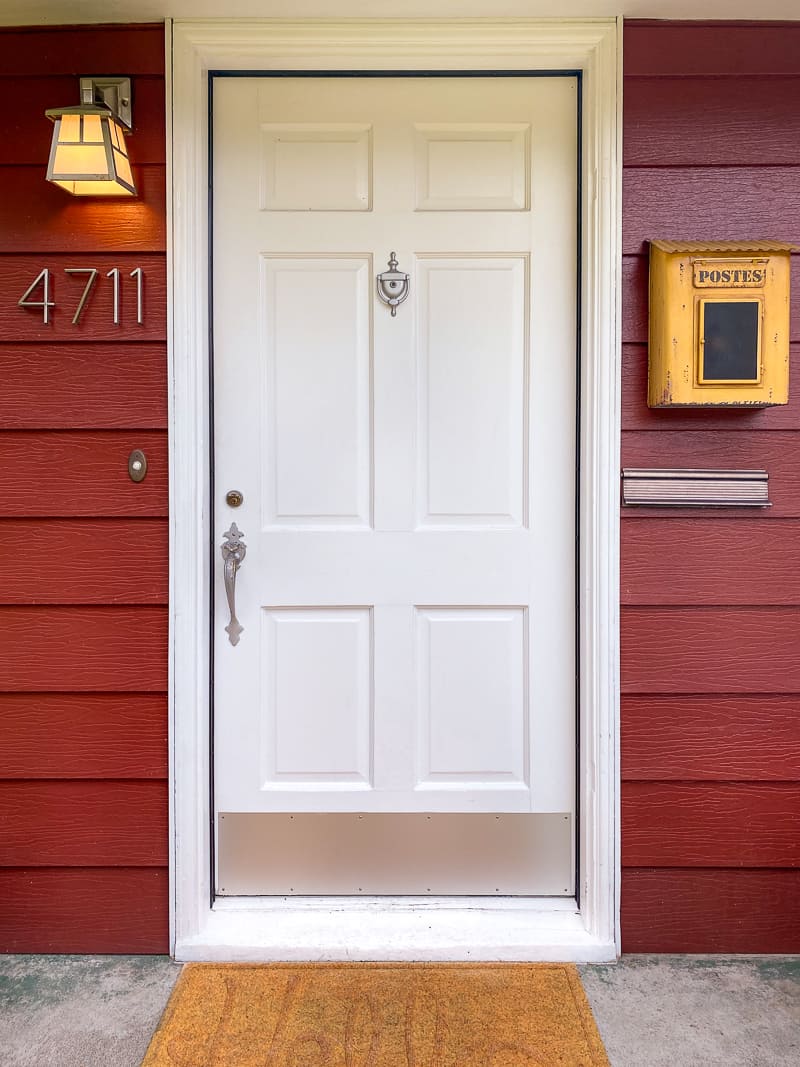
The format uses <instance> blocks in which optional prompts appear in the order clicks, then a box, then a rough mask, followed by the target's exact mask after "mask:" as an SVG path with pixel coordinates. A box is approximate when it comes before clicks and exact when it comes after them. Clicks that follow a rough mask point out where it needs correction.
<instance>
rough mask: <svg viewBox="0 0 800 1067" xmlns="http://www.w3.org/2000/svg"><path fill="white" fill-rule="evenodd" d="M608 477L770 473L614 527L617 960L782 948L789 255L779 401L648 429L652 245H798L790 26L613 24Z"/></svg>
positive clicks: (797, 86) (798, 435) (794, 57)
mask: <svg viewBox="0 0 800 1067" xmlns="http://www.w3.org/2000/svg"><path fill="white" fill-rule="evenodd" d="M624 56H625V59H624V63H625V80H624V177H623V253H624V258H623V285H624V291H623V392H622V424H623V441H622V457H623V466H630V467H649V466H652V467H670V466H674V467H723V468H724V467H739V468H763V469H766V470H767V471H768V472H769V485H770V499H771V501H772V503H773V506H772V507H771V508H769V509H765V510H741V511H740V510H735V509H727V510H722V511H713V510H697V509H692V510H688V509H684V510H681V509H651V508H640V509H629V510H627V511H626V510H625V509H623V517H622V573H621V596H622V617H621V630H622V635H621V636H622V664H621V668H622V669H621V674H622V702H621V703H622V707H621V716H622V722H621V733H622V777H623V786H622V864H623V876H622V909H621V910H622V947H623V950H624V951H627V952H634V951H638V952H659V951H661V952H668V951H672V952H789V951H798V950H800V921H798V918H797V915H798V910H797V907H796V898H797V893H798V891H800V800H798V798H800V474H799V473H798V472H800V310H799V309H800V256H798V255H794V256H793V262H792V301H793V308H794V314H793V317H792V324H791V338H792V342H793V345H792V353H791V358H792V361H793V368H792V375H791V394H790V395H791V399H790V403H789V405H787V406H786V407H781V408H775V409H771V410H764V411H732V410H726V411H722V410H720V411H713V410H705V411H703V410H700V411H683V412H681V411H651V410H649V409H648V408H647V405H646V383H647V331H648V312H647V250H648V245H647V242H648V240H650V239H652V238H667V239H675V240H680V239H686V240H704V239H709V240H723V239H730V240H734V239H741V238H759V237H772V238H775V239H777V240H784V241H793V242H795V243H800V229H798V220H800V166H799V165H798V155H797V144H798V143H799V142H800V25H798V24H796V23H794V24H785V25H776V24H761V25H758V24H749V25H743V24H736V23H716V24H702V23H648V22H628V23H627V24H626V27H625V50H624Z"/></svg>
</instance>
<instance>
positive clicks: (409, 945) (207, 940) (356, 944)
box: [175, 897, 616, 963]
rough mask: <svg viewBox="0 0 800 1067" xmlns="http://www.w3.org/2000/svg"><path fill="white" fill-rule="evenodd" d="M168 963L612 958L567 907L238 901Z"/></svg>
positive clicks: (492, 902)
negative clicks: (175, 961) (172, 961)
mask: <svg viewBox="0 0 800 1067" xmlns="http://www.w3.org/2000/svg"><path fill="white" fill-rule="evenodd" d="M175 959H176V960H178V961H180V962H190V961H201V960H205V961H210V962H222V961H225V962H235V963H259V962H270V961H284V962H299V961H314V962H322V961H357V960H385V961H388V960H393V961H406V962H408V961H425V962H447V961H452V962H469V961H472V962H481V961H501V962H512V961H517V962H534V961H535V962H569V963H605V962H608V961H612V960H614V959H616V949H615V946H614V943H613V941H603V940H601V939H600V938H597V937H596V936H594V935H593V934H591V933H590V932H589V931H587V929H586V927H585V925H584V921H583V919H582V917H581V914H580V912H579V911H578V910H577V909H576V906H575V902H574V900H570V901H565V900H563V899H562V900H559V899H555V898H553V899H545V900H542V899H540V900H537V901H535V902H532V901H531V900H524V899H518V898H517V899H504V900H502V901H500V900H497V899H484V898H480V899H476V898H470V899H469V900H465V899H464V898H461V899H460V900H457V899H456V898H438V899H431V898H430V897H426V898H422V899H419V898H408V897H403V898H393V897H373V898H369V899H358V900H355V901H353V900H350V899H348V898H330V897H328V898H320V897H305V898H299V897H289V898H286V897H282V898H279V899H277V898H276V899H269V900H267V899H265V898H253V897H238V898H228V899H220V900H218V901H217V902H216V904H215V905H214V907H213V909H210V910H209V911H208V912H207V913H206V916H205V921H204V922H202V923H201V931H200V933H199V934H197V935H196V936H195V937H190V938H186V939H181V938H180V937H179V938H178V941H177V944H176V948H175Z"/></svg>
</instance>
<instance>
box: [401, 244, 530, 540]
mask: <svg viewBox="0 0 800 1067" xmlns="http://www.w3.org/2000/svg"><path fill="white" fill-rule="evenodd" d="M526 279H527V257H525V256H502V257H501V256H498V257H496V258H472V257H466V256H465V257H460V258H458V259H455V258H436V257H430V258H421V259H420V260H419V261H418V265H417V285H418V291H419V298H418V300H419V324H420V325H419V328H418V344H419V350H418V358H417V363H418V382H419V386H418V389H419V396H418V423H419V430H418V492H417V498H418V510H419V519H418V521H419V524H420V525H421V526H435V527H463V526H484V527H485V526H503V527H508V526H521V525H524V523H525V510H526V501H525V489H524V482H525V471H526V469H527V432H526V429H527V427H526V423H527V403H526V381H527V358H526V355H527V353H526V329H525V319H526V315H525V312H526V300H525V291H526Z"/></svg>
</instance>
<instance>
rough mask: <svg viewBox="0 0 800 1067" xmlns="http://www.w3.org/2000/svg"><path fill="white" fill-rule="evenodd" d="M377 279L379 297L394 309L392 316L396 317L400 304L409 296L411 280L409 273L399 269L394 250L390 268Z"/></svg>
mask: <svg viewBox="0 0 800 1067" xmlns="http://www.w3.org/2000/svg"><path fill="white" fill-rule="evenodd" d="M375 281H376V282H377V286H378V297H379V298H380V299H381V300H382V301H383V303H384V304H388V306H389V307H390V308H391V309H392V318H394V317H395V315H396V314H397V306H398V304H402V303H403V301H404V300H405V298H406V297H407V296H408V291H409V288H410V281H411V280H410V278H409V276H408V275H407V274H403V272H402V271H401V270H398V269H397V260H396V259H395V255H394V252H392V256H391V259H390V260H389V269H388V270H385V271H383V273H382V274H379V275H378V276H377V278H376V279H375Z"/></svg>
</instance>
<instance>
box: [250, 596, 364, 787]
mask: <svg viewBox="0 0 800 1067" xmlns="http://www.w3.org/2000/svg"><path fill="white" fill-rule="evenodd" d="M262 649H263V652H262V663H263V667H264V682H263V685H262V722H261V739H260V743H261V750H262V768H263V771H262V774H263V779H264V781H263V784H262V788H263V789H275V788H278V789H281V790H286V789H288V790H291V789H292V788H293V787H294V788H298V787H299V788H301V789H303V790H309V789H310V790H313V789H315V788H316V789H324V790H330V789H336V788H341V787H344V788H347V789H353V788H371V785H372V782H371V779H372V689H373V686H372V619H371V612H370V611H369V609H367V608H352V609H347V608H341V609H336V608H326V609H316V608H307V609H293V610H289V609H287V610H269V609H265V610H264V617H263V622H262Z"/></svg>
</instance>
